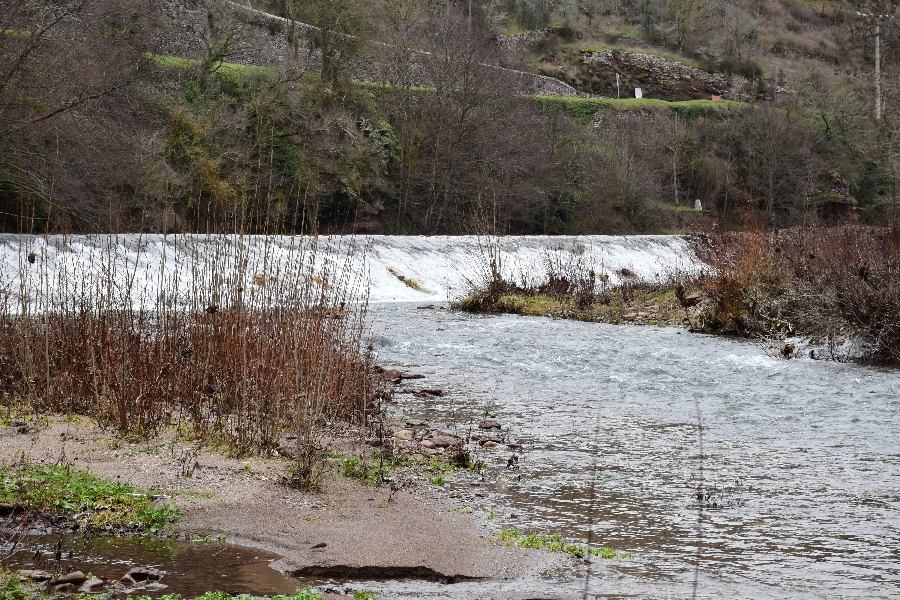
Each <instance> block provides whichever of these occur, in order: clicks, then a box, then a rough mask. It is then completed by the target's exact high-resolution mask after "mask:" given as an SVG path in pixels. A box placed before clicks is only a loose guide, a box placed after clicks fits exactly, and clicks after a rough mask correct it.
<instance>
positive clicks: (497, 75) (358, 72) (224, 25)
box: [157, 0, 583, 97]
mask: <svg viewBox="0 0 900 600" xmlns="http://www.w3.org/2000/svg"><path fill="white" fill-rule="evenodd" d="M163 18H164V19H168V20H169V21H170V23H169V24H168V25H170V26H164V27H162V28H161V29H162V30H163V31H165V32H166V33H165V35H161V36H160V38H159V39H158V40H157V47H158V50H157V51H158V52H160V53H162V54H171V55H174V56H181V57H185V58H194V59H202V58H203V57H205V56H206V55H207V53H208V51H209V49H210V48H211V47H212V46H213V43H214V40H216V39H222V37H223V34H225V33H226V32H227V33H228V34H229V35H230V40H231V47H230V53H229V55H228V57H227V58H226V60H227V61H229V62H235V63H239V64H247V65H259V66H272V67H278V66H284V65H288V64H294V65H296V66H299V67H300V68H302V69H305V70H307V71H309V72H312V73H318V72H320V71H321V66H322V57H321V53H320V52H319V50H318V49H317V48H316V46H315V39H316V37H317V36H318V32H319V29H318V28H317V27H314V26H312V25H308V24H305V23H298V22H295V23H293V24H291V22H289V21H288V20H287V19H283V18H281V17H278V16H275V15H270V14H267V13H264V12H261V11H258V10H255V9H253V8H250V7H248V6H243V5H241V4H238V3H235V2H229V1H225V0H222V1H217V0H206V1H203V0H168V2H166V3H165V4H164V5H163ZM292 29H293V31H294V32H295V33H294V35H296V44H291V43H290V42H289V38H290V32H291V30H292ZM388 50H389V47H388V46H386V45H384V44H380V43H367V44H365V45H364V48H363V50H362V52H361V53H360V54H359V55H358V56H357V57H355V59H354V61H353V63H352V64H350V65H348V71H349V72H350V74H351V78H352V79H354V80H356V81H360V82H375V83H385V82H387V81H388V80H389V76H388V73H389V72H390V69H389V65H388V63H387V61H386V59H385V57H386V55H387V54H388ZM430 60H431V54H430V53H428V52H414V53H413V62H414V65H413V69H412V71H413V73H414V82H413V85H415V86H421V87H431V86H432V82H431V81H430V78H429V77H428V68H427V66H428V63H429V61H430ZM483 69H484V71H483V72H482V75H483V76H485V77H489V78H491V79H495V80H496V82H497V85H498V86H502V87H507V88H508V89H511V90H513V91H514V92H516V93H520V94H533V95H542V96H566V97H575V96H580V95H583V94H579V92H578V91H576V90H575V88H573V87H572V86H570V85H568V84H566V83H565V82H562V81H560V80H558V79H554V78H552V77H546V76H543V75H537V74H534V73H526V72H524V71H516V70H514V69H506V68H503V67H498V66H493V65H483Z"/></svg>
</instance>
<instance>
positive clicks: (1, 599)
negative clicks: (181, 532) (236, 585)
mask: <svg viewBox="0 0 900 600" xmlns="http://www.w3.org/2000/svg"><path fill="white" fill-rule="evenodd" d="M358 593H359V592H357V594H358ZM363 593H365V594H368V595H367V596H360V597H363V598H366V599H371V600H374V599H375V594H374V593H373V592H364V591H363ZM57 596H58V594H54V595H53V596H49V595H48V594H47V591H46V589H45V588H44V587H43V586H41V585H40V584H38V583H36V582H33V581H31V580H29V579H27V578H25V577H22V576H21V575H19V574H18V573H16V572H14V571H11V570H9V569H4V568H0V600H46V599H48V598H51V597H57ZM73 597H74V598H76V599H79V600H87V599H89V598H95V597H101V596H97V595H96V594H84V593H82V594H75V595H74V596H73ZM353 597H354V598H357V595H356V594H354V596H353ZM128 598H129V600H151V598H150V596H134V597H132V596H128ZM155 600H322V595H321V594H318V593H316V592H315V591H314V590H313V589H312V588H311V587H309V586H307V587H306V589H297V591H295V592H294V593H293V594H290V595H285V594H279V595H277V596H262V597H259V596H252V595H250V594H238V595H231V594H229V593H228V592H222V591H215V592H206V593H205V594H203V595H201V596H196V597H195V598H193V599H191V598H184V597H182V596H181V595H180V594H166V595H165V596H159V597H158V598H156V599H155Z"/></svg>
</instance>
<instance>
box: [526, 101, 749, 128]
mask: <svg viewBox="0 0 900 600" xmlns="http://www.w3.org/2000/svg"><path fill="white" fill-rule="evenodd" d="M533 98H534V99H535V100H536V101H537V102H539V103H540V104H541V105H543V106H554V107H558V108H561V109H564V110H565V111H566V112H567V113H568V115H569V116H570V117H572V118H573V119H575V120H577V121H581V122H588V121H590V120H591V118H592V117H593V116H594V115H595V114H597V113H598V112H600V111H601V110H613V111H627V110H641V111H658V110H671V111H672V112H674V113H675V114H677V115H678V116H679V117H683V118H686V119H696V118H698V117H723V116H726V115H728V114H731V113H732V112H734V111H736V110H740V109H743V108H745V107H746V106H748V105H747V104H745V103H743V102H735V101H733V100H715V101H713V100H684V101H681V102H668V101H666V100H657V99H655V98H622V99H614V98H560V97H556V96H533Z"/></svg>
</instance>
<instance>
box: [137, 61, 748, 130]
mask: <svg viewBox="0 0 900 600" xmlns="http://www.w3.org/2000/svg"><path fill="white" fill-rule="evenodd" d="M152 58H153V60H154V62H156V64H158V65H160V66H163V67H172V68H180V69H188V68H194V67H197V66H200V65H201V64H202V63H203V61H201V60H198V59H195V58H182V57H179V56H168V55H159V54H154V55H152ZM215 72H216V74H218V75H221V76H223V77H228V78H233V79H238V78H250V77H265V76H271V75H274V74H275V73H277V72H278V70H277V69H276V68H274V67H260V66H255V65H242V64H238V63H230V62H222V63H219V65H218V66H217V68H216V70H215ZM303 78H304V79H308V80H310V81H317V80H319V79H320V77H319V75H317V74H314V73H305V74H304V75H303ZM358 85H359V86H360V87H365V88H370V89H375V90H379V89H383V88H386V87H387V86H385V85H384V84H381V83H376V82H368V81H366V82H360V83H358ZM412 91H413V92H417V93H425V92H434V91H435V90H434V88H429V87H419V86H417V87H413V88H412ZM526 97H527V98H531V99H533V100H534V101H535V102H537V103H538V104H539V105H541V106H546V107H557V108H562V109H564V110H565V111H566V112H567V113H568V114H569V116H571V117H572V118H574V119H577V120H579V121H581V122H588V121H590V119H591V117H593V116H594V115H595V114H597V112H599V111H601V110H615V111H628V110H643V111H651V110H666V109H668V110H671V111H673V112H674V113H675V114H677V115H678V116H680V117H683V118H688V119H691V118H698V117H701V116H703V117H707V116H711V117H721V116H725V115H727V114H729V113H731V112H733V111H735V110H739V109H742V108H744V107H746V106H747V105H746V104H744V103H743V102H735V101H733V100H716V101H713V100H685V101H681V102H668V101H666V100H657V99H654V98H622V99H614V98H564V97H559V96H526Z"/></svg>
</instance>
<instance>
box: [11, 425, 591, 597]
mask: <svg viewBox="0 0 900 600" xmlns="http://www.w3.org/2000/svg"><path fill="white" fill-rule="evenodd" d="M53 421H54V422H51V423H50V424H49V425H46V426H45V427H43V428H42V429H41V430H40V431H39V432H36V433H35V432H31V433H19V431H18V430H17V429H16V428H15V427H0V460H2V462H5V463H8V462H10V461H12V460H14V459H15V458H16V457H17V456H24V457H25V458H26V459H27V460H31V461H39V462H45V463H55V462H61V461H66V462H69V463H71V464H74V465H76V466H77V467H79V468H83V469H88V470H90V471H91V472H93V473H94V474H96V475H98V476H101V477H104V478H107V479H115V480H119V481H123V482H126V483H129V484H131V485H133V486H135V487H137V488H139V489H145V490H148V491H152V492H154V493H162V494H169V495H171V496H172V499H171V500H169V499H163V500H161V502H172V501H174V502H175V503H176V504H177V506H178V507H179V508H180V509H181V510H183V511H184V514H183V515H182V516H181V518H180V519H179V520H178V521H177V522H176V523H175V525H174V527H175V530H176V531H178V532H179V533H181V534H183V535H186V536H189V537H192V536H195V535H201V536H206V535H209V536H213V537H215V536H219V535H224V536H225V537H226V538H227V540H228V542H230V543H235V544H242V545H246V546H250V547H255V548H259V549H262V550H267V551H269V552H273V553H276V554H278V555H280V556H282V557H283V558H282V559H281V560H280V561H278V562H277V563H274V566H275V567H277V568H279V569H281V570H282V571H284V572H285V573H287V574H290V575H297V576H304V575H305V576H320V577H329V578H334V579H338V580H351V579H393V578H398V579H401V578H402V579H428V580H431V581H443V582H455V581H465V580H471V579H481V578H489V579H494V580H496V579H501V580H512V579H519V578H523V577H524V578H536V577H540V575H541V573H544V572H547V571H551V570H556V569H559V568H566V567H572V566H573V565H574V562H573V559H572V558H571V557H568V556H565V555H559V554H553V553H550V552H544V551H539V550H526V549H521V548H515V547H506V546H504V545H502V544H497V543H493V542H491V541H490V540H488V539H486V537H487V536H489V534H490V532H489V531H487V530H486V529H485V528H484V527H483V526H481V525H479V524H478V523H477V521H476V520H475V519H474V518H473V517H472V516H470V515H463V514H458V513H455V512H448V511H447V510H446V508H448V507H453V506H454V504H453V500H452V499H451V498H449V497H447V496H446V493H445V492H444V491H443V490H442V489H441V488H438V487H437V486H434V485H431V484H429V483H428V482H427V478H425V477H424V476H422V477H417V476H416V475H415V473H413V474H407V477H406V479H405V481H404V483H405V485H403V486H402V487H401V489H398V490H396V491H393V492H392V490H391V489H390V487H388V486H382V487H378V488H375V487H371V486H368V485H364V484H361V483H358V482H356V481H354V480H350V479H348V478H345V477H342V476H339V475H336V474H331V475H328V476H327V478H326V480H325V482H324V486H323V489H322V491H320V492H314V493H304V492H301V491H299V490H296V489H292V488H289V487H287V486H286V485H284V484H283V483H282V482H281V478H282V476H283V473H284V472H285V468H286V466H287V464H288V459H285V458H271V459H268V458H250V459H236V458H230V457H227V456H224V455H223V454H220V453H217V452H213V451H210V450H207V449H201V450H200V451H199V452H198V453H197V454H196V456H194V455H193V453H191V452H186V451H185V449H186V448H195V447H196V446H193V445H191V444H189V443H184V442H178V443H175V444H174V445H173V444H165V441H166V440H164V439H161V440H156V441H155V442H150V443H149V444H148V443H146V442H139V443H128V442H125V441H123V440H121V439H119V438H116V437H115V435H114V434H113V433H112V432H104V431H102V430H100V429H99V428H97V427H95V426H93V425H88V424H87V423H86V421H85V420H82V423H81V424H76V423H65V422H60V421H59V420H58V419H57V420H53ZM342 443H343V444H344V445H345V446H346V441H344V442H342V441H340V440H333V442H332V444H333V446H335V450H337V451H342V450H344V451H345V450H346V449H345V448H338V446H339V445H340V444H342ZM348 454H349V452H348ZM188 472H190V476H187V473H188ZM395 487H400V486H395ZM442 509H445V510H442Z"/></svg>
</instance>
